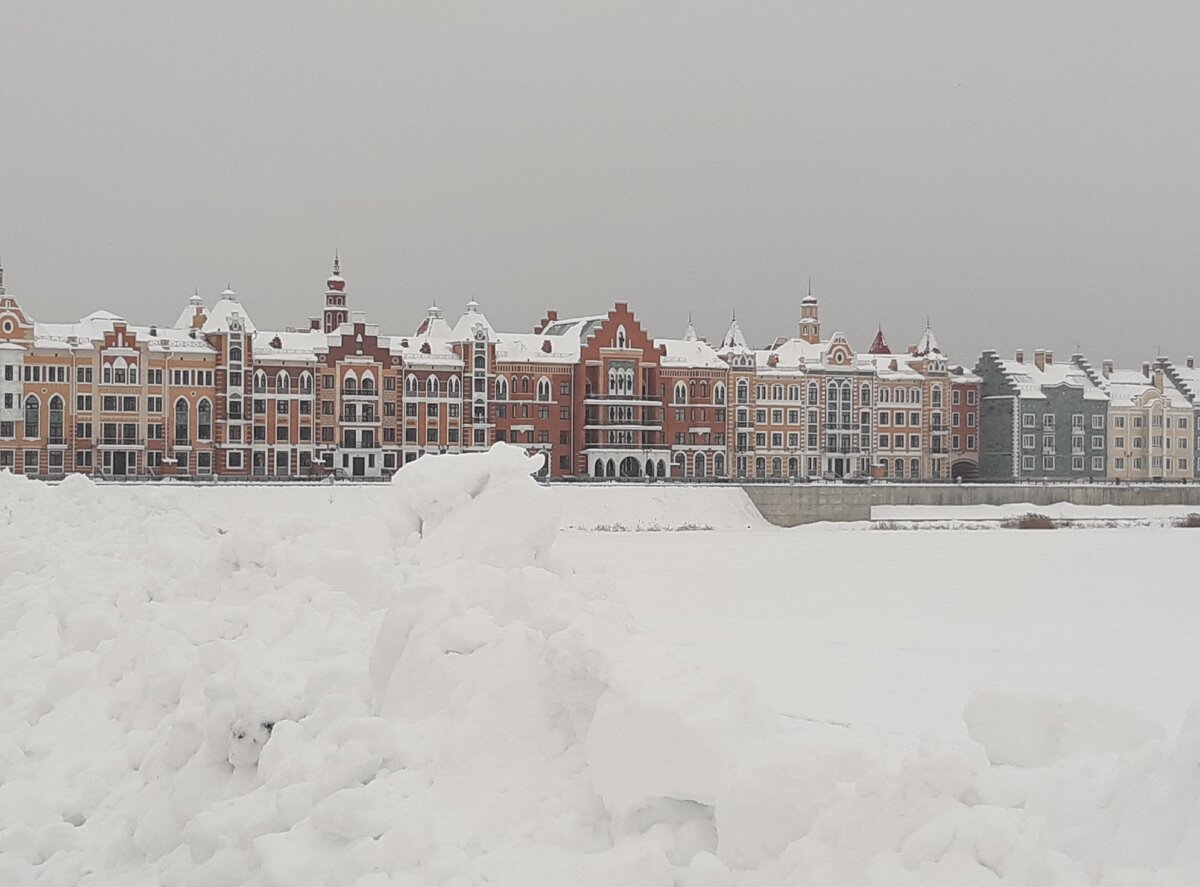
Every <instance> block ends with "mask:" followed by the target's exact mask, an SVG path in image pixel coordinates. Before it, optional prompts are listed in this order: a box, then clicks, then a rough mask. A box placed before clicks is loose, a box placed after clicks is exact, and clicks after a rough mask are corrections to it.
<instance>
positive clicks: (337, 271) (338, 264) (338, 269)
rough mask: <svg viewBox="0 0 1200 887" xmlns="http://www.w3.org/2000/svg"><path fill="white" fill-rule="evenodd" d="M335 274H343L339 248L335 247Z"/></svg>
mask: <svg viewBox="0 0 1200 887" xmlns="http://www.w3.org/2000/svg"><path fill="white" fill-rule="evenodd" d="M333 273H334V274H341V273H342V263H341V260H340V259H338V251H337V247H334V250H333Z"/></svg>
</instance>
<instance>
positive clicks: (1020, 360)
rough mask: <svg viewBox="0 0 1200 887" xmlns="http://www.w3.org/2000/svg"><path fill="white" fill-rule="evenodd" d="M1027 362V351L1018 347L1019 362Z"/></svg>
mask: <svg viewBox="0 0 1200 887" xmlns="http://www.w3.org/2000/svg"><path fill="white" fill-rule="evenodd" d="M1024 362H1025V352H1024V351H1023V350H1021V349H1020V348H1018V349H1017V363H1024Z"/></svg>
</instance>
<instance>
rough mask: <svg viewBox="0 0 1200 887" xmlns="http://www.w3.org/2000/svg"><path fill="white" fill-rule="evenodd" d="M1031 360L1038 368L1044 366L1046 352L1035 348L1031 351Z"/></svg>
mask: <svg viewBox="0 0 1200 887" xmlns="http://www.w3.org/2000/svg"><path fill="white" fill-rule="evenodd" d="M1033 362H1034V364H1035V365H1036V366H1037V368H1038V369H1039V370H1044V369H1045V368H1046V352H1045V351H1043V350H1042V349H1041V348H1038V349H1035V350H1034V352H1033Z"/></svg>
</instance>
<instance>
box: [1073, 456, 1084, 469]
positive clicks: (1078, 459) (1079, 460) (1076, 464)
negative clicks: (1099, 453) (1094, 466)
mask: <svg viewBox="0 0 1200 887" xmlns="http://www.w3.org/2000/svg"><path fill="white" fill-rule="evenodd" d="M1071 470H1072V471H1083V456H1072V457H1071Z"/></svg>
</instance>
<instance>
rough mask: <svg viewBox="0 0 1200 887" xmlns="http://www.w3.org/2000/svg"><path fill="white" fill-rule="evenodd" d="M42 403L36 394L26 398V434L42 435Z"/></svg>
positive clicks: (29, 436) (30, 436)
mask: <svg viewBox="0 0 1200 887" xmlns="http://www.w3.org/2000/svg"><path fill="white" fill-rule="evenodd" d="M41 427H42V405H41V403H40V402H39V401H38V399H37V398H36V397H35V396H34V395H32V394H31V395H29V397H27V398H25V436H26V437H28V438H34V437H41V436H42V431H41Z"/></svg>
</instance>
